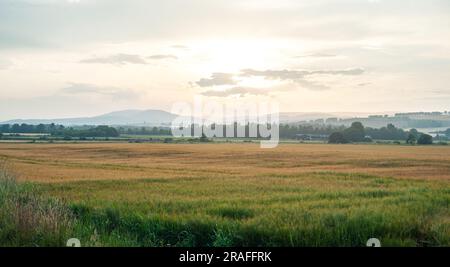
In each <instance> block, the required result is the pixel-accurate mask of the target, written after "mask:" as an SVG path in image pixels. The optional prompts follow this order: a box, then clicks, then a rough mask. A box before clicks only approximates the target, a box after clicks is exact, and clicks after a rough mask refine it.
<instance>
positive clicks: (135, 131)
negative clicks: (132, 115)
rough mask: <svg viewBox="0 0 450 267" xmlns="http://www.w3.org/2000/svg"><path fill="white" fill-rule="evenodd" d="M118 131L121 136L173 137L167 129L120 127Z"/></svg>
mask: <svg viewBox="0 0 450 267" xmlns="http://www.w3.org/2000/svg"><path fill="white" fill-rule="evenodd" d="M117 130H118V132H119V134H129V135H172V132H171V130H170V128H167V127H164V128H161V127H119V128H117Z"/></svg>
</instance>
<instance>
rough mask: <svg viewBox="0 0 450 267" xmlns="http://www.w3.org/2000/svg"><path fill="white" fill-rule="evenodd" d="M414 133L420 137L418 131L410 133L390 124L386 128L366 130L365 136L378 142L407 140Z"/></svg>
mask: <svg viewBox="0 0 450 267" xmlns="http://www.w3.org/2000/svg"><path fill="white" fill-rule="evenodd" d="M410 133H413V134H415V135H418V132H417V130H416V129H411V130H410V131H409V132H408V131H405V130H403V129H401V128H397V127H395V126H394V125H393V124H388V125H387V126H386V127H381V128H379V129H376V128H365V134H366V135H368V136H370V137H371V138H373V139H377V140H396V141H400V140H405V139H406V138H408V135H409V134H410Z"/></svg>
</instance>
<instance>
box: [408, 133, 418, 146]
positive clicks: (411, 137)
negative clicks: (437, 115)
mask: <svg viewBox="0 0 450 267" xmlns="http://www.w3.org/2000/svg"><path fill="white" fill-rule="evenodd" d="M416 142H417V138H416V136H415V135H414V134H412V133H410V134H409V135H408V138H407V139H406V143H407V144H410V145H414V144H415V143H416Z"/></svg>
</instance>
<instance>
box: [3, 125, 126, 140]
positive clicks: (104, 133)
mask: <svg viewBox="0 0 450 267" xmlns="http://www.w3.org/2000/svg"><path fill="white" fill-rule="evenodd" d="M0 133H17V134H20V133H40V134H50V135H52V136H63V137H82V138H85V137H117V136H119V132H118V131H117V130H116V129H115V128H113V127H109V126H96V127H94V126H83V127H77V128H74V127H64V126H63V125H56V124H54V123H52V124H38V125H31V124H25V123H23V124H13V125H10V124H3V125H0Z"/></svg>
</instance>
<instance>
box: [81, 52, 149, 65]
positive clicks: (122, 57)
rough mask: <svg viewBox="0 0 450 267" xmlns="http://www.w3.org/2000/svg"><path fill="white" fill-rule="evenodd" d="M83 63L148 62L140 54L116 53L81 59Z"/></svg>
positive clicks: (118, 63)
mask: <svg viewBox="0 0 450 267" xmlns="http://www.w3.org/2000/svg"><path fill="white" fill-rule="evenodd" d="M80 62H81V63H98V64H113V65H124V64H147V61H145V59H143V58H142V57H141V56H139V55H130V54H116V55H111V56H106V57H94V58H89V59H84V60H81V61H80Z"/></svg>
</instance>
